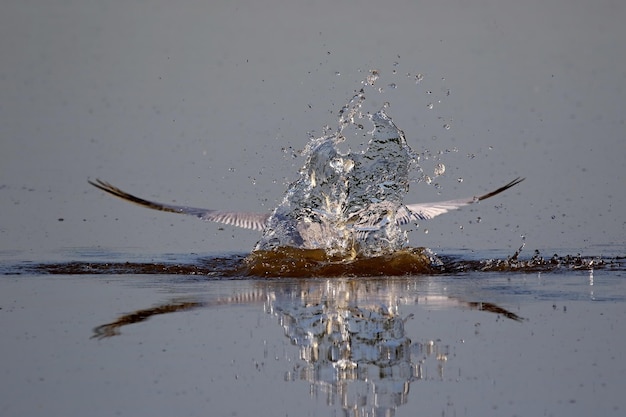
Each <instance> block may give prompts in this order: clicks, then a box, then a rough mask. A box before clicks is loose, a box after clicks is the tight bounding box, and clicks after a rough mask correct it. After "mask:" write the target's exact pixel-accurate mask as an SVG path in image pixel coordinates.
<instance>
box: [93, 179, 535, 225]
mask: <svg viewBox="0 0 626 417" xmlns="http://www.w3.org/2000/svg"><path fill="white" fill-rule="evenodd" d="M524 179H525V178H521V177H518V178H515V179H514V180H513V181H511V182H509V183H507V184H505V185H503V186H502V187H500V188H498V189H496V190H493V191H491V192H488V193H486V194H483V195H480V196H472V197H467V198H459V199H455V200H447V201H437V202H430V203H417V204H405V205H403V206H401V207H400V208H399V209H398V211H397V212H396V213H395V216H394V217H395V223H396V225H398V226H402V225H406V224H409V223H411V222H417V221H421V220H429V219H432V218H434V217H436V216H439V215H441V214H445V213H448V212H449V211H452V210H457V209H460V208H462V207H465V206H469V205H471V204H475V203H478V202H480V201H483V200H486V199H488V198H490V197H493V196H495V195H498V194H500V193H501V192H503V191H506V190H508V189H509V188H511V187H513V186H515V185H517V184H519V183H520V182H522V181H524ZM88 182H89V184H91V185H93V186H94V187H96V188H99V189H100V190H102V191H104V192H106V193H108V194H111V195H113V196H115V197H118V198H121V199H122V200H126V201H128V202H131V203H135V204H138V205H140V206H143V207H147V208H150V209H153V210H159V211H165V212H168V213H180V214H186V215H190V216H194V217H198V218H199V219H202V220H205V221H211V222H217V223H222V224H226V225H229V226H236V227H241V228H244V229H251V230H257V231H261V232H262V231H265V230H266V228H267V226H268V221H269V219H270V217H271V215H272V214H271V213H269V212H268V213H258V212H247V211H222V210H211V209H206V208H197V207H188V206H179V205H173V204H165V203H159V202H156V201H150V200H146V199H143V198H141V197H137V196H135V195H133V194H130V193H127V192H126V191H123V190H121V189H120V188H117V187H116V186H114V185H112V184H110V183H108V182H106V181H102V180H100V179H96V180H95V181H91V180H88ZM381 227H382V226H381ZM366 230H367V229H365V228H364V229H363V230H361V231H366Z"/></svg>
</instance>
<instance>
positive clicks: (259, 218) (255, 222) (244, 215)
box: [88, 179, 270, 231]
mask: <svg viewBox="0 0 626 417" xmlns="http://www.w3.org/2000/svg"><path fill="white" fill-rule="evenodd" d="M88 182H89V184H91V185H93V186H94V187H96V188H99V189H101V190H102V191H104V192H107V193H109V194H111V195H114V196H115V197H119V198H121V199H122V200H126V201H130V202H131V203H135V204H138V205H140V206H143V207H148V208H151V209H153V210H159V211H167V212H170V213H181V214H188V215H190V216H195V217H198V218H200V219H202V220H207V221H212V222H218V223H224V224H227V225H230V226H237V227H243V228H245V229H252V230H260V231H262V230H264V229H265V227H266V225H267V220H268V219H269V217H270V214H269V213H249V212H236V211H219V210H209V209H204V208H196V207H186V206H175V205H171V204H163V203H157V202H154V201H149V200H144V199H143V198H139V197H136V196H134V195H132V194H129V193H127V192H126V191H122V190H120V189H119V188H117V187H115V186H113V185H111V184H109V183H108V182H105V181H102V180H99V179H96V181H95V182H93V181H88Z"/></svg>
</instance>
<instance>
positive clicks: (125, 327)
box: [0, 0, 626, 417]
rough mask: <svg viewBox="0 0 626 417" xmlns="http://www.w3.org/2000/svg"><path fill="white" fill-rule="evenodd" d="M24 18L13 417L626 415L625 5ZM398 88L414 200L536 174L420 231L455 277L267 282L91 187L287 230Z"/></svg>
mask: <svg viewBox="0 0 626 417" xmlns="http://www.w3.org/2000/svg"><path fill="white" fill-rule="evenodd" d="M5 3H6V4H3V6H2V13H0V56H2V60H1V62H0V91H1V94H0V214H1V216H0V325H1V326H2V327H1V329H2V337H1V339H0V355H1V356H0V357H1V358H2V359H1V362H0V415H1V416H11V417H13V416H24V415H28V416H39V415H41V416H43V415H46V416H49V415H67V416H83V415H95V416H110V415H129V416H143V415H145V416H155V415H183V416H192V415H210V416H235V415H236V416H244V415H272V416H284V415H290V416H295V415H297V416H302V415H311V416H312V415H315V416H317V415H346V414H347V415H369V416H372V415H393V414H395V415H396V416H402V415H407V416H415V415H437V416H477V415H483V416H498V417H499V416H503V415H506V416H513V415H518V416H533V417H534V416H568V417H572V416H589V415H607V416H611V415H615V416H622V415H624V413H625V410H626V396H625V395H624V392H626V382H625V381H626V370H625V369H626V361H624V359H623V352H624V351H625V350H626V349H625V348H626V336H625V335H626V332H624V325H623V321H624V320H623V319H624V317H625V315H626V303H625V302H624V298H625V297H626V288H625V284H624V273H625V272H624V256H625V255H626V247H625V244H624V236H625V235H626V219H625V217H624V213H626V193H624V184H626V169H625V165H624V138H625V137H626V119H625V117H624V109H625V108H626V89H625V87H624V86H625V85H626V73H625V72H624V68H626V42H624V41H623V40H624V39H626V25H624V22H625V21H626V3H624V2H619V1H613V0H593V1H592V0H549V1H545V0H528V1H525V2H519V1H514V0H501V1H498V2H484V1H474V0H467V1H465V2H458V1H457V0H440V1H436V2H420V1H413V2H404V3H401V2H381V1H375V0H363V1H362V2H360V4H359V6H355V5H353V4H352V3H350V2H340V1H337V0H319V1H316V2H301V1H292V2H283V1H276V0H268V1H264V2H258V1H249V0H229V1H219V0H216V1H210V2H198V1H193V0H181V1H179V2H176V3H175V4H174V3H172V2H168V1H165V0H153V1H151V2H145V1H138V0H127V1H124V2H99V1H93V0H83V1H66V0H62V1H61V0H46V1H41V0H33V1H29V2H5ZM374 70H375V71H377V73H378V75H379V76H380V78H379V80H378V82H377V84H376V87H375V88H370V91H369V92H368V93H367V94H368V96H367V97H368V101H367V102H366V103H365V104H364V107H363V111H364V112H369V113H374V112H376V111H379V110H380V109H381V108H385V112H386V114H388V115H389V117H391V118H392V119H393V121H394V123H395V124H396V125H397V126H398V128H400V129H401V130H403V132H404V134H405V137H406V141H407V143H408V145H409V146H410V147H411V148H412V149H413V150H414V151H415V152H416V153H417V154H418V155H419V157H420V161H419V165H420V169H421V172H416V173H415V175H414V176H411V178H410V181H409V182H410V190H409V195H408V196H407V197H406V199H405V202H406V203H423V202H429V201H439V200H450V199H456V198H461V197H468V196H473V195H482V194H483V193H487V192H489V191H491V190H494V189H497V188H498V187H500V186H502V185H503V184H506V183H507V182H509V181H511V180H513V179H514V178H517V177H524V178H526V180H525V181H524V182H523V183H521V184H518V185H516V186H515V187H514V188H512V189H510V190H507V191H506V192H504V193H502V194H501V195H498V196H496V197H494V198H493V199H490V200H487V201H485V202H482V203H481V204H477V205H472V206H470V207H467V208H465V209H462V210H459V211H457V212H454V213H451V214H448V215H446V216H440V217H437V218H435V219H432V220H429V221H424V222H419V225H416V224H411V225H407V226H405V229H403V230H405V231H406V232H407V233H408V240H409V244H410V245H412V246H426V247H429V248H432V249H433V250H434V251H435V252H437V253H438V254H439V255H440V256H442V259H443V260H444V261H445V262H444V266H445V267H444V268H442V269H435V270H430V271H429V272H428V273H424V271H422V273H417V272H418V271H414V270H411V268H408V269H407V268H406V266H407V264H406V260H405V261H404V262H405V263H404V264H402V265H401V266H403V268H401V270H400V271H398V270H394V271H395V272H393V271H391V270H390V269H387V271H391V272H386V273H385V275H377V273H378V272H381V271H383V270H385V269H384V268H382V266H383V265H384V266H388V265H390V263H389V262H379V263H378V265H373V267H372V266H366V265H359V266H358V268H352V267H351V268H348V270H345V269H344V270H341V271H340V272H339V273H335V274H328V273H327V274H326V275H325V277H324V274H322V273H320V270H319V269H316V270H315V271H313V270H312V269H306V268H305V269H301V270H300V272H299V273H298V274H296V273H295V272H294V271H297V269H294V268H287V272H288V273H285V271H284V269H282V272H283V273H282V275H283V276H282V277H280V278H278V277H267V276H266V275H281V274H280V273H278V274H277V273H275V272H277V271H278V272H281V269H278V270H276V269H275V270H274V272H272V273H271V274H263V273H262V272H263V271H264V270H263V269H256V270H252V269H250V268H247V267H246V265H249V264H246V261H245V258H246V257H247V256H248V255H249V254H250V251H251V250H252V249H253V248H254V245H255V243H256V242H258V241H259V239H260V238H261V235H260V233H258V232H255V231H246V230H241V229H236V228H233V227H229V226H221V225H217V224H212V223H202V222H199V221H198V220H197V219H193V218H191V217H186V216H179V215H174V214H168V213H157V212H154V211H148V210H146V209H144V208H138V207H132V206H130V205H128V204H127V203H124V202H121V201H118V200H116V199H113V198H111V197H110V196H106V195H104V193H102V192H100V191H98V190H96V189H94V188H93V187H92V186H90V185H89V184H88V183H87V180H88V179H91V180H95V179H96V178H100V179H102V180H105V181H110V182H111V183H112V184H115V185H116V186H119V187H121V188H122V189H124V190H126V191H128V192H131V193H134V194H137V195H139V196H142V197H145V198H148V199H151V200H155V201H162V202H165V203H171V204H178V205H188V206H194V207H208V208H211V209H217V210H234V211H255V212H264V213H269V211H270V210H271V209H272V208H274V207H276V206H278V205H279V204H280V202H281V201H282V199H283V195H284V193H285V190H286V189H287V187H288V184H290V183H293V181H296V180H297V178H298V170H299V169H300V168H301V167H302V166H303V164H304V161H303V160H302V159H303V158H301V155H302V153H301V151H302V150H303V149H305V147H306V145H307V143H309V142H310V140H311V138H319V137H321V136H323V134H324V133H325V132H326V133H327V132H328V128H327V127H326V126H330V127H331V128H335V127H336V126H337V120H338V112H339V111H340V109H341V108H342V106H344V105H345V103H346V102H347V100H349V99H350V97H352V96H353V95H354V94H355V93H357V92H358V90H359V89H360V88H362V87H363V86H364V84H363V80H364V78H366V77H368V74H370V75H371V74H373V72H372V71H374ZM370 87H371V86H370ZM349 133H350V134H351V136H350V138H349V139H350V140H348V141H347V142H350V144H349V146H347V149H353V150H356V149H362V148H363V147H362V145H363V143H362V142H365V140H363V135H362V134H363V130H362V129H358V128H357V129H349ZM347 149H342V150H343V151H345V150H347ZM444 167H445V169H443V168H444ZM378 214H382V212H380V213H378ZM522 243H526V247H525V248H524V250H523V251H522V253H521V254H520V257H519V259H518V260H517V261H516V260H513V261H507V259H508V258H509V257H511V256H512V255H513V254H514V253H515V251H516V250H517V248H519V247H520V246H521V245H522ZM535 250H539V251H540V255H539V257H536V256H535ZM555 253H556V254H558V256H557V257H555V258H553V254H555ZM578 254H580V257H579V256H578ZM494 259H495V260H500V261H499V262H498V261H492V262H489V260H494ZM309 266H310V265H309ZM255 271H256V272H255ZM265 271H267V270H265ZM290 271H291V272H290ZM302 271H304V273H303V272H302ZM411 271H412V272H411ZM252 272H254V273H252ZM307 272H315V273H312V274H310V275H315V276H314V277H312V276H309V277H308V278H303V277H302V276H305V277H306V276H307V274H306V273H307ZM326 272H328V270H326ZM335 272H336V269H335ZM400 272H404V273H400ZM293 275H299V276H300V277H299V278H298V277H294V276H293Z"/></svg>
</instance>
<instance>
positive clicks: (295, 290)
mask: <svg viewBox="0 0 626 417" xmlns="http://www.w3.org/2000/svg"><path fill="white" fill-rule="evenodd" d="M254 285H255V287H253V289H251V290H250V291H244V292H241V293H238V294H234V295H232V296H229V297H221V298H213V299H203V300H189V299H186V300H180V299H178V300H174V301H172V302H170V303H167V304H164V305H160V306H156V307H153V308H150V309H142V310H138V311H136V312H134V313H131V314H127V315H125V316H122V317H120V318H119V319H117V320H115V321H114V322H112V323H108V324H104V325H101V326H98V327H96V328H95V329H94V335H93V336H92V337H94V338H99V339H104V338H107V337H111V336H115V335H119V334H120V329H121V327H123V326H126V325H129V324H132V323H138V322H141V321H145V320H146V319H148V318H149V317H151V316H154V315H159V314H166V313H174V312H180V311H185V310H192V309H197V308H212V307H216V306H219V305H225V304H242V303H245V304H257V305H259V308H263V310H264V311H265V312H266V313H267V314H270V315H272V316H275V317H276V318H277V320H278V323H279V325H280V326H281V327H282V329H283V331H284V334H285V336H286V337H287V338H288V339H289V341H290V342H291V344H292V345H294V346H296V347H297V353H296V352H293V356H294V357H292V358H291V359H292V360H290V361H288V362H287V363H290V364H295V365H293V367H292V368H291V369H287V370H285V372H284V379H285V380H286V381H306V382H308V383H309V384H310V393H311V395H312V396H314V397H317V398H324V399H325V401H326V403H327V404H328V405H330V406H333V407H340V408H342V409H343V410H344V413H345V415H354V416H380V415H383V416H392V415H394V414H395V410H396V409H397V408H398V407H400V406H402V405H403V404H405V403H406V402H407V399H408V395H409V391H410V390H409V387H410V384H411V383H412V382H415V381H418V380H422V381H429V380H443V379H444V378H446V366H447V364H448V360H449V359H450V355H449V352H450V346H449V345H447V344H445V342H442V341H440V340H433V339H432V338H429V337H428V336H429V335H427V334H425V335H423V336H424V337H423V338H422V337H421V335H415V334H408V332H407V327H406V325H407V323H408V322H409V321H410V320H417V318H415V317H414V315H413V314H408V315H407V314H406V313H404V314H403V312H402V310H403V307H405V306H415V305H420V307H421V309H423V311H424V314H426V313H427V312H428V311H429V310H438V309H446V308H460V309H467V310H480V311H485V312H490V313H495V314H498V315H499V316H501V317H506V318H508V319H511V320H514V321H521V320H522V319H521V318H520V317H519V316H518V315H516V314H515V313H513V312H511V311H508V310H506V309H505V308H502V307H500V306H497V305H495V304H493V303H490V302H479V301H465V300H461V299H459V298H456V297H451V296H449V295H448V294H446V292H447V291H446V289H445V287H442V286H441V285H440V284H438V282H437V281H435V280H433V279H431V278H429V277H424V278H419V279H416V278H411V279H409V278H404V279H400V278H396V279H392V278H387V279H382V280H381V279H363V278H360V279H351V278H337V279H326V280H284V279H283V280H275V281H266V282H263V283H255V284H254ZM415 324H418V325H419V322H417V323H415ZM412 327H415V326H412ZM418 336H419V338H418ZM431 336H432V335H431ZM455 366H456V367H458V366H459V364H456V365H455Z"/></svg>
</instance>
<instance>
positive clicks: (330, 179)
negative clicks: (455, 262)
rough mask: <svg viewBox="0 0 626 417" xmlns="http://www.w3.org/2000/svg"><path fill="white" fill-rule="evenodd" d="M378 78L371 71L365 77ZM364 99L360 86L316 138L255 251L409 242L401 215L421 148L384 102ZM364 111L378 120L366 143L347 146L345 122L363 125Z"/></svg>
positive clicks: (347, 252) (368, 249)
mask: <svg viewBox="0 0 626 417" xmlns="http://www.w3.org/2000/svg"><path fill="white" fill-rule="evenodd" d="M377 78H378V73H377V72H372V73H371V74H370V75H369V76H368V78H367V80H366V83H367V84H368V85H373V84H374V82H375V81H376V79H377ZM364 100H365V93H364V90H363V89H361V90H360V91H359V92H358V93H357V94H356V95H355V96H354V97H353V98H352V100H350V102H349V103H348V104H346V105H345V106H344V107H343V108H342V109H341V111H340V112H339V115H340V116H339V123H338V127H337V129H336V130H335V131H334V132H331V133H329V134H327V135H325V136H322V137H320V138H315V139H312V140H311V141H310V142H309V144H308V145H307V147H306V149H305V151H304V153H303V154H304V156H305V158H306V163H305V165H304V166H303V167H302V169H301V170H300V176H299V178H298V179H297V180H296V181H295V182H294V183H292V184H291V185H290V187H289V189H288V191H287V192H286V194H285V197H284V199H283V201H282V202H281V204H279V205H278V207H277V208H276V209H275V210H274V212H273V214H272V216H271V217H270V220H269V226H268V228H267V229H266V231H265V233H264V234H263V237H262V238H261V240H260V241H259V242H258V243H257V246H256V248H255V251H268V250H276V249H278V248H281V247H295V248H300V249H309V250H310V249H323V250H325V251H326V252H327V253H328V254H330V255H335V254H341V255H343V256H348V257H355V256H357V255H363V256H373V255H378V254H384V253H390V252H394V251H397V250H399V249H401V248H403V247H405V245H406V244H407V236H406V232H404V231H403V230H401V229H400V228H399V227H398V226H397V225H396V221H395V215H396V212H397V211H398V209H400V208H401V206H402V204H403V199H404V196H405V195H406V193H407V192H408V189H409V182H410V178H409V173H410V171H411V169H412V168H413V167H414V166H416V162H415V161H416V154H415V153H414V152H413V150H412V149H411V148H410V147H409V145H408V144H407V142H406V139H405V137H404V134H403V133H402V131H401V130H399V129H398V128H397V127H396V125H395V124H394V123H393V121H392V120H391V118H390V117H389V116H388V115H387V114H386V113H385V111H384V109H381V110H379V111H378V112H376V113H374V114H363V113H362V111H361V107H362V104H363V102H364ZM363 119H367V120H369V121H370V122H371V123H372V124H373V126H374V129H373V130H372V131H370V132H368V136H369V141H368V143H367V145H366V149H365V150H363V151H360V152H358V151H357V152H352V151H345V152H343V151H341V150H340V149H339V148H338V145H339V144H340V143H341V142H343V141H344V140H345V136H344V131H345V129H347V128H348V127H356V128H358V129H361V127H362V124H361V120H363Z"/></svg>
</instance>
